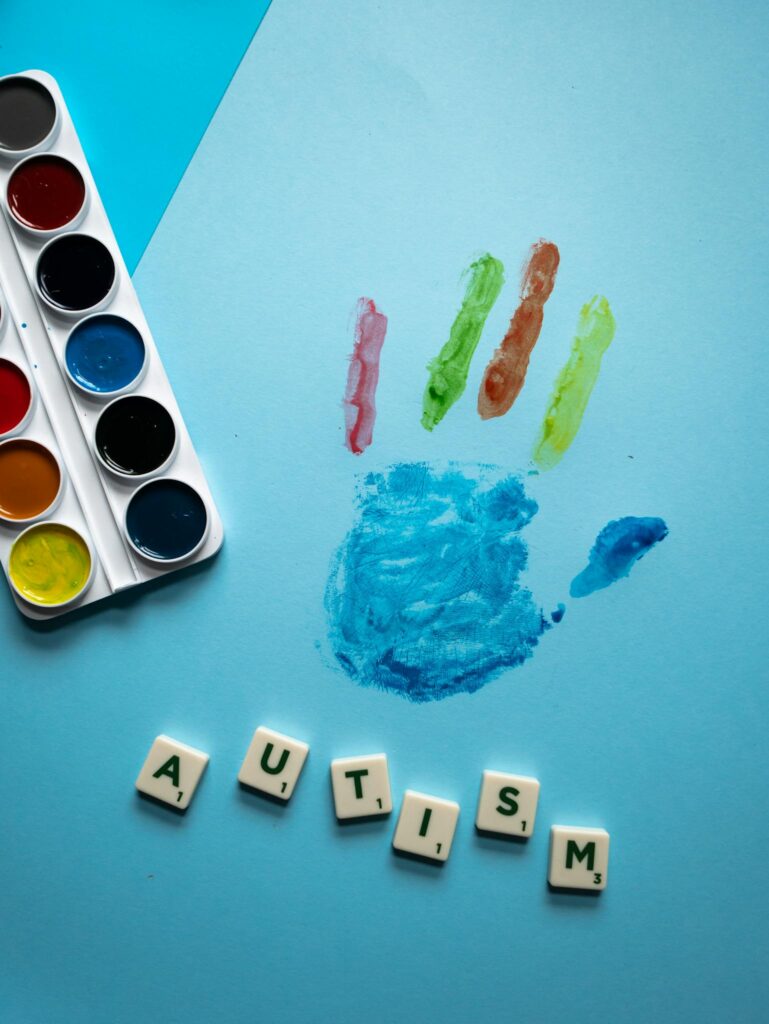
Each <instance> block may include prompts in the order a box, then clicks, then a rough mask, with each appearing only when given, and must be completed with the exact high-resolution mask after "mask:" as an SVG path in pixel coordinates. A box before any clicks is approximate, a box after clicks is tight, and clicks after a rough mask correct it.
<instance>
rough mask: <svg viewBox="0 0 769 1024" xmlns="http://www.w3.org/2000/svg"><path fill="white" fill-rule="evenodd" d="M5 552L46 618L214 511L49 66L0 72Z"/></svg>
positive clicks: (183, 555)
mask: <svg viewBox="0 0 769 1024" xmlns="http://www.w3.org/2000/svg"><path fill="white" fill-rule="evenodd" d="M0 189H1V190H2V193H1V194H2V205H3V217H2V220H1V221H0V562H2V566H3V570H4V572H5V574H6V577H7V579H8V583H9V586H10V588H11V592H12V594H13V597H14V600H15V601H16V604H17V605H18V607H19V609H20V610H21V611H22V612H23V613H24V614H25V615H27V616H29V617H31V618H37V619H41V618H42V619H44V618H50V617H52V616H55V615H58V614H62V613H63V612H67V611H70V610H71V609H73V608H75V607H82V606H83V605H85V604H89V603H91V602H93V601H98V600H101V599H102V598H104V597H108V596H110V595H111V594H114V593H117V592H118V591H122V590H126V589H127V588H130V587H134V586H137V585H138V584H141V583H144V582H147V581H149V580H152V579H154V578H156V577H158V576H162V575H165V574H167V573H168V572H171V571H173V570H175V569H178V568H181V567H184V566H188V565H191V564H193V563H195V562H199V561H201V560H203V559H205V558H209V557H210V556H211V555H213V554H215V552H216V551H217V550H218V549H219V547H220V546H221V543H222V539H223V537H222V524H221V520H220V518H219V515H218V513H217V510H216V507H215V505H214V502H213V500H212V497H211V493H210V491H209V488H208V485H207V483H206V480H205V477H204V475H203V472H202V470H201V467H200V463H199V461H198V458H197V455H196V453H195V450H194V448H193V446H192V442H191V440H190V437H189V434H188V432H187V429H186V427H185V425H184V421H183V419H182V417H181V413H180V412H179V408H178V405H177V403H176V400H175V398H174V395H173V392H172V390H171V387H170V385H169V383H168V379H167V377H166V374H165V371H164V369H163V365H162V363H161V361H160V357H159V355H158V352H157V349H156V347H155V344H154V341H153V339H152V335H151V334H150V331H149V328H148V326H147V323H146V321H145V319H144V315H143V313H142V310H141V307H140V305H139V301H138V299H137V296H136V293H135V291H134V288H133V285H132V283H131V279H130V277H129V275H128V272H127V270H126V267H125V264H124V263H123V259H122V257H121V255H120V251H119V249H118V246H117V243H116V241H115V237H114V235H113V233H112V229H111V227H110V224H109V221H108V220H107V216H106V214H105V212H104V209H103V207H102V204H101V201H100V199H99V195H98V192H97V191H96V186H95V184H94V181H93V178H92V176H91V172H90V170H89V167H88V164H87V162H86V160H85V156H84V154H83V150H82V148H81V146H80V143H79V141H78V137H77V134H76V132H75V129H74V126H73V123H72V120H71V118H70V115H69V113H68V111H67V108H66V105H65V103H64V99H63V97H62V94H61V91H60V89H59V87H58V85H57V83H56V81H55V80H54V79H53V78H52V77H51V76H50V75H48V74H46V73H44V72H41V71H28V72H24V73H22V74H18V75H11V76H8V77H5V78H0Z"/></svg>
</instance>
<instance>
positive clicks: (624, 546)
mask: <svg viewBox="0 0 769 1024" xmlns="http://www.w3.org/2000/svg"><path fill="white" fill-rule="evenodd" d="M667 535H668V528H667V525H666V524H665V520H664V519H659V518H658V517H657V516H641V517H639V516H624V517H623V518H622V519H614V520H612V522H610V523H607V524H606V526H604V528H603V529H602V530H601V532H600V533H599V534H598V536H597V537H596V541H595V544H594V545H593V547H592V550H591V552H590V555H589V556H588V562H587V565H586V567H585V568H584V569H583V570H582V572H581V573H580V574H579V575H578V576H575V577H574V579H573V580H572V582H571V587H570V588H569V593H570V594H571V596H572V597H587V596H588V594H592V593H593V592H594V591H595V590H602V589H603V588H604V587H608V586H610V585H611V584H612V583H615V582H616V581H617V580H619V579H622V578H623V577H625V576H629V575H630V570H631V569H632V568H633V566H634V565H635V564H636V562H637V561H638V560H639V559H641V558H643V556H644V555H645V554H646V552H647V551H651V549H652V548H653V547H654V545H655V544H658V543H659V542H660V541H661V540H664V539H665V537H667Z"/></svg>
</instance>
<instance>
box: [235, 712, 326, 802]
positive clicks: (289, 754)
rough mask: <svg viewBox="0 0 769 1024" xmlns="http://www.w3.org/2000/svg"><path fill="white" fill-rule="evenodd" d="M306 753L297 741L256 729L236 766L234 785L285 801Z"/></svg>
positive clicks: (306, 748) (269, 730)
mask: <svg viewBox="0 0 769 1024" xmlns="http://www.w3.org/2000/svg"><path fill="white" fill-rule="evenodd" d="M309 750H310V748H309V747H308V746H307V744H306V743H302V741H301V740H295V739H293V738H292V737H291V736H284V735H283V734H282V733H280V732H274V731H273V730H272V729H266V728H265V727H264V726H263V725H260V726H259V728H258V729H257V730H256V732H255V733H254V736H253V739H252V740H251V745H250V746H249V748H248V750H247V752H246V756H245V759H244V761H243V764H242V765H241V766H240V771H239V772H238V781H239V782H242V783H243V784H244V785H245V786H251V788H252V789H259V790H261V792H262V793H269V794H270V796H276V797H278V798H279V799H281V800H288V799H289V798H290V797H291V794H292V793H293V792H294V787H295V786H296V782H297V779H298V778H299V775H300V774H301V771H302V768H303V767H304V762H305V760H306V759H307V754H308V752H309Z"/></svg>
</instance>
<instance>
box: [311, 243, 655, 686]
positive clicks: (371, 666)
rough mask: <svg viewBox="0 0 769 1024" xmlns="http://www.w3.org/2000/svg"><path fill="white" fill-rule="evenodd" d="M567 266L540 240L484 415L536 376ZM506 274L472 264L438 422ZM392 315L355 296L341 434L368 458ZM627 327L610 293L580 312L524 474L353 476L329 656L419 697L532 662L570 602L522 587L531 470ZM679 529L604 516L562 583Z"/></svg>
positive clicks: (457, 396)
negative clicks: (549, 307)
mask: <svg viewBox="0 0 769 1024" xmlns="http://www.w3.org/2000/svg"><path fill="white" fill-rule="evenodd" d="M560 261H561V257H560V253H559V251H558V248H557V246H556V245H555V244H554V243H553V242H549V241H545V240H540V241H538V242H536V243H535V244H534V245H533V246H532V247H531V249H530V252H529V255H528V257H527V259H526V261H525V262H524V266H523V272H522V275H521V284H520V290H519V295H518V299H517V301H516V303H515V308H514V311H513V314H512V318H511V320H510V324H509V327H508V329H507V331H506V332H505V335H504V337H503V338H502V339H501V341H500V342H499V344H498V346H497V347H496V349H495V350H494V351H493V353H492V354H491V356H490V357H489V358H488V363H487V365H486V368H485V370H484V372H483V376H482V379H481V383H480V388H479V391H478V399H477V411H478V414H479V415H480V417H481V419H482V420H488V419H491V418H497V417H501V416H504V415H505V414H506V413H507V412H509V410H510V409H511V408H512V406H513V405H514V403H515V401H516V399H517V397H518V395H519V394H520V392H521V390H522V389H523V387H524V385H525V383H526V373H527V370H528V367H529V363H530V360H531V359H532V358H533V357H534V354H535V346H536V345H537V342H538V340H539V338H540V335H541V333H542V332H543V325H544V324H545V315H544V310H545V304H546V303H547V301H548V299H549V298H550V296H551V295H552V293H553V291H554V288H555V286H556V276H557V274H558V271H559V264H560ZM504 281H505V276H504V266H503V264H502V262H501V261H500V260H499V259H498V258H496V257H494V256H492V255H491V254H490V253H485V254H483V255H481V256H479V257H477V258H476V259H475V260H473V262H472V263H470V265H469V267H468V268H467V270H466V271H465V273H464V274H463V294H462V296H461V298H460V300H459V307H458V310H457V312H456V314H455V316H454V319H453V322H452V324H451V326H450V328H449V331H448V340H447V341H446V342H445V343H444V344H443V346H442V348H441V349H440V350H439V352H438V354H437V355H436V356H435V357H433V359H432V360H431V361H430V362H429V364H428V367H427V374H428V376H427V383H426V385H425V389H424V394H423V399H422V420H421V422H422V426H423V427H424V428H425V429H426V430H428V431H433V430H434V429H435V428H436V427H438V425H439V424H440V423H441V422H442V420H443V419H444V418H445V416H446V415H447V414H448V413H449V412H450V411H451V410H452V408H453V407H454V406H455V405H457V404H458V403H459V402H460V400H461V398H462V395H463V393H464V391H465V389H466V386H467V381H468V376H469V373H470V369H471V365H472V360H473V356H474V354H475V352H476V350H477V349H478V348H479V347H480V346H481V342H482V336H483V332H484V327H485V325H486V321H487V318H488V316H489V313H490V312H491V309H492V308H493V306H494V304H495V302H496V301H497V299H498V298H499V296H500V294H501V293H502V292H503V286H504ZM388 316H389V317H390V318H391V317H392V311H388V314H385V313H384V312H383V311H382V310H381V309H379V307H378V306H377V304H376V302H375V300H374V299H372V298H368V297H366V298H361V299H360V300H359V301H358V306H357V317H356V321H355V329H354V339H353V349H352V354H351V356H350V365H349V369H348V375H347V387H346V389H345V392H344V399H343V407H344V413H345V445H346V447H347V449H348V450H349V451H350V452H351V453H352V454H353V455H356V456H361V455H364V453H365V454H366V455H367V457H368V458H370V452H368V449H369V448H370V446H371V445H372V443H373V440H374V427H375V421H376V388H377V383H378V380H379V373H380V360H381V358H382V356H383V355H386V352H387V344H386V335H387V327H388ZM615 329H616V322H615V318H614V314H613V312H612V310H611V307H610V305H609V301H608V299H606V298H605V297H604V296H600V295H596V296H594V297H593V298H591V299H590V300H589V301H588V302H586V303H585V305H584V306H583V307H582V309H581V310H580V311H579V315H578V318H577V328H576V332H575V335H574V338H573V340H572V343H571V351H570V354H569V355H568V357H567V359H566V362H565V364H564V366H563V368H562V370H561V371H560V372H559V374H558V375H557V377H556V380H555V383H554V386H553V392H552V395H551V397H550V398H549V400H548V402H547V406H546V412H545V416H544V418H543V421H542V423H541V425H540V427H539V429H538V431H537V435H536V440H535V442H534V445H533V452H532V465H531V466H530V467H528V469H526V470H524V471H523V472H521V471H519V472H511V471H510V470H507V469H505V468H503V467H501V466H495V465H491V464H488V463H483V464H481V463H476V462H473V463H468V462H462V461H456V462H447V463H442V464H436V463H431V462H427V461H419V462H402V463H396V464H394V465H388V466H384V467H381V468H378V469H371V470H370V471H368V472H365V473H362V474H359V475H358V476H357V478H356V486H355V498H354V503H353V516H354V521H353V525H352V528H351V529H350V531H349V532H348V534H347V536H346V537H345V538H344V539H343V540H342V542H341V544H340V545H339V547H338V548H337V550H336V551H335V553H334V555H333V557H332V560H331V568H330V572H329V576H328V579H327V582H326V586H325V590H324V603H325V611H326V618H327V624H328V649H329V651H330V659H331V661H332V663H333V664H334V665H335V666H336V667H337V668H339V669H341V670H342V671H343V672H344V673H345V674H346V675H347V676H348V677H349V678H350V679H352V680H353V681H354V682H356V683H358V684H359V685H362V686H368V687H374V688H376V689H379V690H381V691H386V692H389V693H394V694H397V695H398V696H401V697H404V698H406V699H407V700H409V701H412V702H418V703H423V702H426V701H434V700H441V699H443V698H445V697H449V696H454V695H457V694H462V693H465V694H470V693H475V692H477V691H479V690H480V689H481V688H482V687H484V686H485V685H486V684H487V683H489V682H491V681H492V680H493V679H495V678H497V677H498V676H500V675H502V674H503V673H504V672H506V671H507V670H508V669H512V668H515V667H517V666H520V665H523V664H524V663H525V662H526V661H527V660H528V659H529V658H531V657H532V656H533V655H534V653H535V652H536V650H537V648H538V645H539V643H540V640H541V639H542V638H543V637H544V636H545V634H546V633H549V632H550V631H552V630H553V628H554V627H555V626H556V625H557V624H558V623H559V622H561V621H562V619H563V616H564V612H565V608H566V606H565V604H564V603H558V604H557V605H556V607H555V608H553V609H552V610H550V611H546V610H545V609H543V608H541V607H540V606H539V605H538V604H537V602H536V600H535V598H534V596H533V594H532V591H531V590H530V589H529V587H528V586H527V584H526V582H525V577H526V576H527V574H528V573H529V572H532V573H533V572H535V571H536V566H530V565H529V550H528V545H527V543H526V537H525V533H526V528H527V526H528V525H529V524H530V523H531V521H532V520H533V519H534V517H535V516H536V515H537V514H538V513H539V506H538V503H537V502H536V501H535V499H534V498H533V497H532V496H531V494H529V493H527V490H526V486H525V482H524V481H525V478H526V476H528V477H529V478H530V479H531V478H533V477H536V475H537V474H538V472H540V471H544V470H549V469H551V468H553V467H554V466H556V465H557V464H558V463H559V462H560V461H561V460H562V459H563V458H564V456H565V455H566V454H567V452H568V450H569V449H570V447H571V445H572V443H573V442H574V440H575V438H576V436H577V433H578V431H579V427H580V425H581V423H582V421H583V418H584V416H585V415H586V412H587V410H588V405H589V400H590V396H591V394H592V392H593V389H594V388H595V386H596V385H597V382H598V377H599V372H600V370H601V367H602V360H603V357H604V355H605V354H606V352H607V350H608V349H609V346H610V345H611V343H612V341H613V339H614V334H615ZM452 414H453V413H452ZM667 535H668V527H667V524H666V523H665V521H664V520H663V519H661V518H660V517H659V516H648V515H641V516H638V515H629V514H628V515H623V516H622V517H620V518H619V519H614V520H611V521H610V522H608V523H605V524H604V525H603V526H602V527H601V528H600V529H599V530H598V531H597V536H596V540H595V543H594V545H593V547H592V549H591V551H590V552H589V555H588V556H587V558H585V557H584V556H582V557H579V556H577V557H575V558H574V560H573V566H572V572H574V571H575V569H577V570H579V571H577V573H576V575H574V577H573V579H572V581H571V584H570V585H569V586H568V587H567V586H566V585H565V586H564V589H565V590H566V589H568V591H569V597H571V598H572V599H578V598H583V597H587V596H588V595H590V594H593V593H594V592H596V591H600V590H603V589H605V588H607V587H610V586H612V585H613V584H615V583H616V582H617V581H619V580H622V579H625V578H627V577H628V576H629V575H630V572H631V570H632V569H633V568H634V567H635V565H636V564H637V563H638V562H639V561H640V560H641V559H642V558H643V557H644V556H645V555H646V554H648V552H649V551H651V550H652V548H654V547H656V546H657V545H658V544H659V543H660V542H661V541H662V540H664V539H665V537H667ZM580 566H583V568H581V569H580V568H579V567H580Z"/></svg>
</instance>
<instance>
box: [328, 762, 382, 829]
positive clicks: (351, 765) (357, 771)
mask: <svg viewBox="0 0 769 1024" xmlns="http://www.w3.org/2000/svg"><path fill="white" fill-rule="evenodd" d="M331 788H332V789H333V791H334V808H335V810H336V816H337V818H339V819H342V820H344V819H345V818H365V817H369V816H370V815H372V814H389V813H390V811H391V810H392V809H393V801H392V796H391V795H390V775H389V773H388V771H387V755H386V754H368V755H366V756H364V757H337V758H336V759H335V760H333V761H332V762H331Z"/></svg>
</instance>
